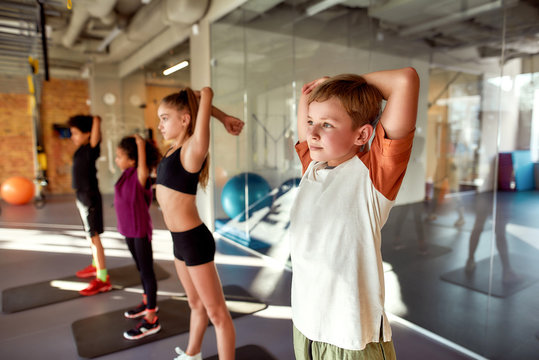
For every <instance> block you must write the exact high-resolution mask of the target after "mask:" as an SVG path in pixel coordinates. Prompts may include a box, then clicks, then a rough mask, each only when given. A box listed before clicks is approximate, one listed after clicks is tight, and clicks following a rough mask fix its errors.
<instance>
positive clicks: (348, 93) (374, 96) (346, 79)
mask: <svg viewBox="0 0 539 360" xmlns="http://www.w3.org/2000/svg"><path fill="white" fill-rule="evenodd" d="M332 97H335V98H337V99H339V101H340V102H341V104H342V106H343V107H344V109H345V110H346V112H347V113H348V115H350V117H351V118H352V128H353V129H357V128H358V127H360V126H363V125H365V124H371V125H374V123H375V121H376V119H377V118H378V116H379V115H380V110H381V108H382V100H383V96H382V93H381V92H380V90H378V88H376V87H375V86H373V85H370V84H368V83H367V82H366V81H365V79H364V78H362V77H361V76H359V75H354V74H341V75H336V76H333V77H331V78H329V79H327V80H326V81H324V82H323V83H322V84H320V85H319V86H318V87H316V89H315V90H314V91H313V92H312V93H311V95H310V96H309V100H308V104H310V103H312V102H313V101H318V102H322V101H326V100H328V99H330V98H332Z"/></svg>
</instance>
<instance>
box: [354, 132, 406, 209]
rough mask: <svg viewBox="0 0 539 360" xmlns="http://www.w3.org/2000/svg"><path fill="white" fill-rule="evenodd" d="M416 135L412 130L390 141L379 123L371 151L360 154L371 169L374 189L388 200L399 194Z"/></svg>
mask: <svg viewBox="0 0 539 360" xmlns="http://www.w3.org/2000/svg"><path fill="white" fill-rule="evenodd" d="M414 133H415V130H412V131H411V132H410V133H409V134H408V135H406V137H404V138H402V139H398V140H392V139H388V138H386V132H385V130H384V128H383V126H382V124H381V122H378V124H377V125H376V131H375V135H374V140H373V142H372V144H371V148H370V150H369V151H367V152H366V153H363V154H359V156H360V159H361V161H363V163H364V164H365V166H367V168H368V169H369V174H370V178H371V181H372V183H373V184H374V187H375V188H376V189H377V190H378V191H379V192H381V193H382V195H384V196H385V197H386V198H387V199H388V200H395V198H396V197H397V193H398V192H399V188H400V186H401V184H402V180H403V179H404V174H405V173H406V167H407V166H408V160H410V154H411V152H412V144H413V141H414Z"/></svg>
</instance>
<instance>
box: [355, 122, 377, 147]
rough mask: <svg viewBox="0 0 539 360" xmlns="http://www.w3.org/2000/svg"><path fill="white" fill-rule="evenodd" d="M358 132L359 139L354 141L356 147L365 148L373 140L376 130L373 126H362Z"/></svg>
mask: <svg viewBox="0 0 539 360" xmlns="http://www.w3.org/2000/svg"><path fill="white" fill-rule="evenodd" d="M356 131H357V132H356V134H357V137H356V140H355V141H354V145H358V146H363V145H365V144H366V143H367V142H368V141H369V139H370V138H371V136H372V133H373V131H374V129H373V127H372V125H371V124H365V125H363V126H360V127H359V128H358V129H357V130H356Z"/></svg>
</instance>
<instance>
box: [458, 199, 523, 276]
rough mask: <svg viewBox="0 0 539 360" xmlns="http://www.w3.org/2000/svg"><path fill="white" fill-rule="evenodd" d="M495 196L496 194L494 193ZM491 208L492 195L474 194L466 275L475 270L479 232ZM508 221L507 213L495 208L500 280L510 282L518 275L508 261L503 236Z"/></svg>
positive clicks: (507, 252)
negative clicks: (472, 223) (472, 221)
mask: <svg viewBox="0 0 539 360" xmlns="http://www.w3.org/2000/svg"><path fill="white" fill-rule="evenodd" d="M494 196H497V195H494ZM492 208H493V202H492V195H488V196H487V194H484V196H481V195H479V196H476V201H475V222H474V227H473V230H472V232H471V234H470V245H469V248H468V258H467V260H466V266H465V271H466V274H467V275H468V276H471V275H472V274H473V273H474V272H475V267H476V263H475V256H474V254H475V251H476V250H477V246H478V245H479V239H480V237H481V233H482V232H483V229H484V227H485V222H486V220H487V218H488V216H489V215H490V214H491V212H492ZM507 222H508V217H507V214H505V213H504V211H502V209H501V208H500V207H498V208H497V209H496V221H495V229H494V232H495V238H496V248H497V249H498V254H499V255H500V260H501V263H502V281H503V282H504V283H511V282H515V281H518V279H519V276H518V275H517V274H516V273H515V271H514V270H513V268H512V266H511V264H510V261H509V251H508V247H507V238H506V236H505V231H506V230H505V228H506V225H507Z"/></svg>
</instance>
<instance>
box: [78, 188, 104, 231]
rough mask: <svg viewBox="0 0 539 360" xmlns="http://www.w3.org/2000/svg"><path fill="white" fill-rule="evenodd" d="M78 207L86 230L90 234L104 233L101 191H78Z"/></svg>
mask: <svg viewBox="0 0 539 360" xmlns="http://www.w3.org/2000/svg"><path fill="white" fill-rule="evenodd" d="M77 208H79V212H80V218H81V220H82V225H83V226H84V231H86V232H87V233H88V234H89V235H90V236H94V235H99V234H102V233H103V203H102V200H101V193H100V192H99V191H77Z"/></svg>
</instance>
